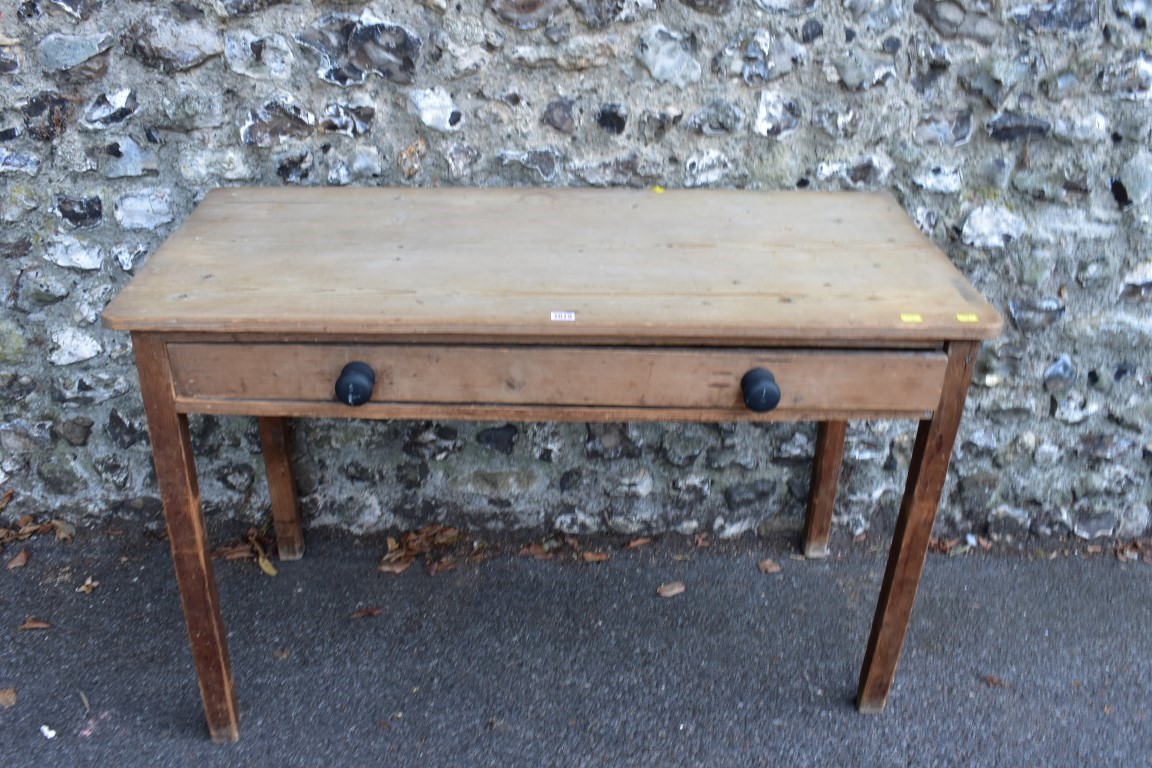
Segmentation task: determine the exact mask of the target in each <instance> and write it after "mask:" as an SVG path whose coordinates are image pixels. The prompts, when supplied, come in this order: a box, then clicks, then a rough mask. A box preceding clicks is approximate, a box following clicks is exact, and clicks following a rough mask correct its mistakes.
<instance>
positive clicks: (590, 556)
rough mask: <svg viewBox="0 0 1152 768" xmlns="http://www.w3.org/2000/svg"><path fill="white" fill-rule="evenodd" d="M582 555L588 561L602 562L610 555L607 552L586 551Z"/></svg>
mask: <svg viewBox="0 0 1152 768" xmlns="http://www.w3.org/2000/svg"><path fill="white" fill-rule="evenodd" d="M580 557H581V558H582V559H583V560H584V562H586V563H602V562H604V561H605V560H607V559H608V558H609V557H610V555H609V554H608V553H607V552H591V551H589V552H584V553H582V554H581V555H580Z"/></svg>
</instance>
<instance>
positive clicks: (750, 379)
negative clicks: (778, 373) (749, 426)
mask: <svg viewBox="0 0 1152 768" xmlns="http://www.w3.org/2000/svg"><path fill="white" fill-rule="evenodd" d="M740 391H741V392H743V393H744V405H746V406H748V410H750V411H755V412H756V413H767V412H768V411H770V410H772V409H773V408H775V407H776V406H777V405H779V404H780V387H779V385H778V384H776V377H775V376H773V375H772V372H771V371H768V370H765V369H764V368H753V369H752V370H750V371H748V373H746V374H744V377H743V378H742V379H740Z"/></svg>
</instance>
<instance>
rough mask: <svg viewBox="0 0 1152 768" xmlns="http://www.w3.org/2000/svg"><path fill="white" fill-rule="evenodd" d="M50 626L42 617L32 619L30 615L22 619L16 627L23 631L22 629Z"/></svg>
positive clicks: (48, 627)
mask: <svg viewBox="0 0 1152 768" xmlns="http://www.w3.org/2000/svg"><path fill="white" fill-rule="evenodd" d="M51 627H52V625H51V624H49V623H48V622H46V621H44V620H42V619H34V618H32V617H31V616H29V617H28V618H26V619H24V623H23V624H21V625H20V626H19V627H18V629H19V630H20V631H21V632H24V631H26V630H29V629H51Z"/></svg>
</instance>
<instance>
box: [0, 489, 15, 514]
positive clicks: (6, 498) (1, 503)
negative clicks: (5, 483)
mask: <svg viewBox="0 0 1152 768" xmlns="http://www.w3.org/2000/svg"><path fill="white" fill-rule="evenodd" d="M15 495H16V491H14V490H12V489H11V488H9V489H8V490H6V491H4V495H3V496H0V512H3V511H4V508H5V507H7V506H8V504H9V503H10V502H11V501H12V497H13V496H15Z"/></svg>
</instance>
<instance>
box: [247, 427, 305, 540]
mask: <svg viewBox="0 0 1152 768" xmlns="http://www.w3.org/2000/svg"><path fill="white" fill-rule="evenodd" d="M258 421H259V423H260V445H261V447H262V450H263V451H264V474H265V476H266V477H267V478H268V498H269V500H270V501H271V502H272V523H273V525H275V527H276V550H277V552H278V553H279V555H280V559H281V560H299V559H300V558H301V557H303V556H304V534H303V533H302V532H301V530H300V510H299V508H298V507H297V506H296V481H295V479H294V478H293V476H292V457H291V453H290V451H289V448H288V420H287V419H283V418H280V417H275V416H263V417H260V418H259V419H258Z"/></svg>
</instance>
